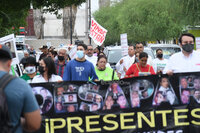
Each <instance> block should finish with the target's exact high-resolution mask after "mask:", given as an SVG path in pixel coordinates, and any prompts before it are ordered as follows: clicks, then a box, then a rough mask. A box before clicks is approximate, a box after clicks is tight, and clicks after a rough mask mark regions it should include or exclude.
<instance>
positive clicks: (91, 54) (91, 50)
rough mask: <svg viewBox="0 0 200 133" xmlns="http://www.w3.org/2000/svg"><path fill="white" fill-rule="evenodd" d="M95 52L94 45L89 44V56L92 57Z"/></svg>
mask: <svg viewBox="0 0 200 133" xmlns="http://www.w3.org/2000/svg"><path fill="white" fill-rule="evenodd" d="M93 53H94V50H93V47H92V46H87V56H89V57H92V56H93Z"/></svg>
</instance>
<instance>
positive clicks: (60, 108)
mask: <svg viewBox="0 0 200 133" xmlns="http://www.w3.org/2000/svg"><path fill="white" fill-rule="evenodd" d="M56 109H57V110H59V111H60V110H62V105H61V103H57V104H56Z"/></svg>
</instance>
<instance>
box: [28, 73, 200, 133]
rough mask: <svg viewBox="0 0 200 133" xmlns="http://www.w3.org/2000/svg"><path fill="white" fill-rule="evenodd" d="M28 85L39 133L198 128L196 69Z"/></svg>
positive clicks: (165, 132)
mask: <svg viewBox="0 0 200 133" xmlns="http://www.w3.org/2000/svg"><path fill="white" fill-rule="evenodd" d="M31 86H32V88H33V92H34V94H35V95H40V96H41V97H42V98H39V99H40V100H39V102H38V103H39V105H40V109H41V114H42V115H43V118H44V119H43V124H42V127H41V132H44V133H54V132H55V133H56V132H62V133H69V132H70V133H79V132H95V133H96V132H102V133H104V132H123V133H129V132H134V133H148V132H153V133H184V132H193V133H198V132H199V130H200V126H199V125H200V73H182V74H174V75H173V76H170V77H168V76H167V75H163V76H161V77H159V76H158V75H151V76H141V77H136V78H130V79H124V80H119V81H110V82H104V81H101V82H96V84H92V83H87V82H62V83H46V84H44V83H43V84H31ZM37 97H38V96H37Z"/></svg>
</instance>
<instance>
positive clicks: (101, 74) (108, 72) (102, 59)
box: [95, 55, 119, 81]
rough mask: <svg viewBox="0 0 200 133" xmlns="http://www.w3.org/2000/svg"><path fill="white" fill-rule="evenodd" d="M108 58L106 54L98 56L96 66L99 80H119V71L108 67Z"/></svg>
mask: <svg viewBox="0 0 200 133" xmlns="http://www.w3.org/2000/svg"><path fill="white" fill-rule="evenodd" d="M106 64H107V58H106V56H104V55H101V56H99V57H98V60H97V66H96V67H95V71H96V74H97V76H98V78H99V80H104V81H112V80H119V78H118V76H117V73H116V72H115V71H114V70H113V69H112V68H110V67H106Z"/></svg>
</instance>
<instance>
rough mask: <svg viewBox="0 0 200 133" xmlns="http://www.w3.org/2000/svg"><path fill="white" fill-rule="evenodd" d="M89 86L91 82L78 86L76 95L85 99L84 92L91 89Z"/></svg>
mask: <svg viewBox="0 0 200 133" xmlns="http://www.w3.org/2000/svg"><path fill="white" fill-rule="evenodd" d="M91 86H92V85H91V84H83V85H81V86H80V87H79V89H78V95H79V97H80V99H82V100H85V99H86V93H87V92H88V91H90V90H91V89H92V88H91Z"/></svg>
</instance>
